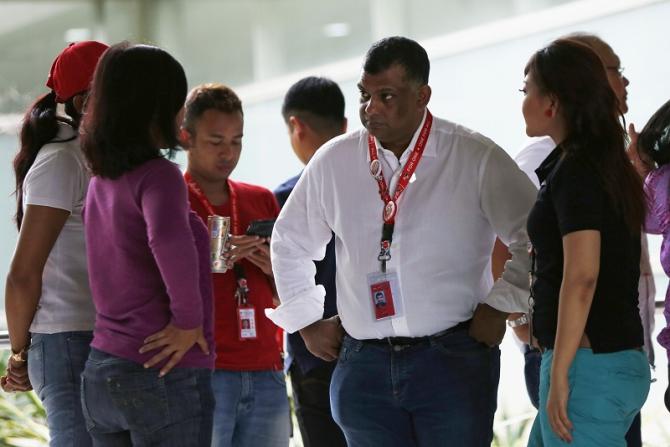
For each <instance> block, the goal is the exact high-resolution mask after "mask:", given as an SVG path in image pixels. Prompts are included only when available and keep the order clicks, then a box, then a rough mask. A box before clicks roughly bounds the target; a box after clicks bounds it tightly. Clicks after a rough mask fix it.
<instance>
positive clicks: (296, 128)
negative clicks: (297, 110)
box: [288, 115, 306, 140]
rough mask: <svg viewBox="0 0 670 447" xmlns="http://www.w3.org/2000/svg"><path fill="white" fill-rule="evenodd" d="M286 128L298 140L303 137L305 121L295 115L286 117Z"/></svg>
mask: <svg viewBox="0 0 670 447" xmlns="http://www.w3.org/2000/svg"><path fill="white" fill-rule="evenodd" d="M288 129H289V132H291V134H293V136H294V137H295V138H297V139H298V140H302V139H303V138H305V130H306V129H305V123H304V122H303V121H302V120H301V119H300V118H298V117H297V116H295V115H291V116H289V117H288Z"/></svg>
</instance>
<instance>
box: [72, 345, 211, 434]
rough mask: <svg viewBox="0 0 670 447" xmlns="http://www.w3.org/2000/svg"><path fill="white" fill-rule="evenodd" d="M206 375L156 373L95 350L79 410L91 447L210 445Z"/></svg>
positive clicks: (188, 371) (194, 371)
mask: <svg viewBox="0 0 670 447" xmlns="http://www.w3.org/2000/svg"><path fill="white" fill-rule="evenodd" d="M211 380H212V372H211V371H210V370H208V369H203V368H175V369H173V370H172V371H170V372H169V373H168V374H167V375H165V376H164V377H158V370H157V369H154V368H152V369H144V367H143V366H142V365H140V364H138V363H135V362H132V361H130V360H126V359H122V358H119V357H116V356H113V355H110V354H107V353H104V352H101V351H98V350H97V349H95V348H92V349H91V353H90V355H89V358H88V361H87V362H86V368H85V369H84V373H83V374H82V379H81V389H82V393H81V394H82V401H81V404H82V407H83V410H84V417H85V419H86V426H87V429H88V431H89V433H90V434H91V437H92V438H93V445H95V446H100V447H107V446H109V447H123V446H138V447H139V446H161V447H168V446H174V447H190V446H192V447H202V446H207V445H209V443H210V442H211V437H212V411H213V408H214V398H213V396H212V387H211Z"/></svg>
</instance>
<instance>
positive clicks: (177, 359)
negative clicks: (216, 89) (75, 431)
mask: <svg viewBox="0 0 670 447" xmlns="http://www.w3.org/2000/svg"><path fill="white" fill-rule="evenodd" d="M185 96H186V77H185V75H184V70H183V68H182V67H181V65H180V64H179V62H177V61H176V60H175V59H174V58H173V57H172V56H170V55H169V54H168V53H167V52H165V51H164V50H161V49H160V48H156V47H151V46H146V45H129V44H128V43H121V44H118V45H115V46H113V47H111V48H110V49H109V50H108V51H107V52H106V53H105V55H104V57H103V58H102V59H101V60H100V63H99V65H98V68H97V70H96V72H95V75H94V78H93V85H92V90H91V95H90V97H89V104H88V108H87V114H86V116H85V118H84V123H83V129H84V131H83V150H84V153H85V155H86V158H87V159H88V162H89V164H90V167H91V171H92V174H93V175H94V177H93V178H92V180H91V183H90V186H89V190H88V195H87V198H86V206H85V210H84V227H85V234H86V249H87V255H88V269H89V278H90V285H91V292H92V295H93V302H94V304H95V308H96V323H95V329H94V333H93V342H92V343H91V354H90V355H89V358H88V361H87V363H86V368H85V370H84V373H83V375H82V405H83V411H84V416H85V418H86V422H87V428H88V430H89V432H90V433H91V436H92V438H93V440H94V444H95V445H96V446H124V445H128V446H130V445H142V446H144V445H178V446H185V447H187V446H205V445H209V443H210V439H211V427H212V411H213V404H214V402H213V397H212V391H211V369H212V367H213V364H214V358H213V357H214V354H213V353H214V348H213V345H212V319H211V315H212V290H211V273H210V268H209V245H208V244H209V240H208V234H207V229H206V228H205V227H204V225H203V224H202V222H201V221H200V220H199V219H198V217H197V216H195V215H192V214H190V207H189V204H188V198H187V191H186V185H185V183H184V181H183V178H182V176H181V172H180V171H179V169H178V167H177V166H176V165H175V164H173V163H172V162H170V161H169V160H167V159H166V158H165V157H164V156H163V155H164V152H163V149H165V148H167V155H168V156H169V155H172V152H173V151H174V150H175V148H176V147H177V128H178V125H179V122H180V121H181V115H182V105H183V103H184V99H185ZM173 368H174V369H173Z"/></svg>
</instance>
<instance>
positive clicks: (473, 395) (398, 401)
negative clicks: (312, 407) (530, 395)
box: [330, 328, 500, 447]
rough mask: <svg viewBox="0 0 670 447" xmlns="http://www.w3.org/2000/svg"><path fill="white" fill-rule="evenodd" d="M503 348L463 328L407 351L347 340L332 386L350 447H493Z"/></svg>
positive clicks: (335, 408) (336, 415)
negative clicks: (471, 335)
mask: <svg viewBox="0 0 670 447" xmlns="http://www.w3.org/2000/svg"><path fill="white" fill-rule="evenodd" d="M499 377H500V350H499V349H498V348H497V347H495V348H489V347H487V346H485V345H483V344H481V343H478V342H477V341H475V340H474V339H473V338H471V337H470V336H469V335H468V332H467V329H465V328H464V329H462V330H458V331H456V332H453V333H450V334H446V335H444V336H440V337H435V338H431V339H430V340H429V342H425V343H421V344H416V345H412V346H407V347H404V346H398V345H393V346H392V345H386V346H384V345H381V344H374V343H371V342H365V341H361V340H356V339H354V338H351V337H349V336H347V335H345V337H344V341H343V342H342V348H341V350H340V356H339V359H338V361H337V367H336V368H335V372H334V374H333V380H332V383H331V386H330V397H331V403H332V406H333V417H334V418H335V420H336V421H337V423H338V424H339V426H340V427H342V430H343V431H344V434H345V436H346V439H347V443H348V445H349V447H371V446H374V447H377V446H379V447H382V446H383V447H433V446H459V447H460V446H463V447H466V446H467V447H490V445H491V441H492V438H493V415H494V413H495V410H496V397H497V391H498V379H499Z"/></svg>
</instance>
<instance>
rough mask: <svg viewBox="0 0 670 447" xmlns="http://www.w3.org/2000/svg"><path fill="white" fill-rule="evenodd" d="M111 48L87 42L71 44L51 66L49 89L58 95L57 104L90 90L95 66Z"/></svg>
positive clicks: (98, 43) (48, 80) (94, 42)
mask: <svg viewBox="0 0 670 447" xmlns="http://www.w3.org/2000/svg"><path fill="white" fill-rule="evenodd" d="M107 48H109V47H108V46H107V45H105V44H104V43H100V42H96V41H93V40H87V41H84V42H77V43H71V44H70V45H68V47H67V48H65V49H64V50H63V51H61V53H60V54H59V55H58V56H57V57H56V59H55V60H54V62H53V64H52V65H51V71H50V72H49V79H47V87H49V88H50V89H52V90H53V91H54V92H55V93H56V101H57V102H66V101H67V100H68V99H70V98H72V97H73V96H74V95H76V94H77V93H81V92H83V91H85V90H88V87H89V85H90V84H91V80H92V79H93V72H94V71H95V66H96V65H97V64H98V59H100V56H102V53H104V52H105V50H106V49H107Z"/></svg>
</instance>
